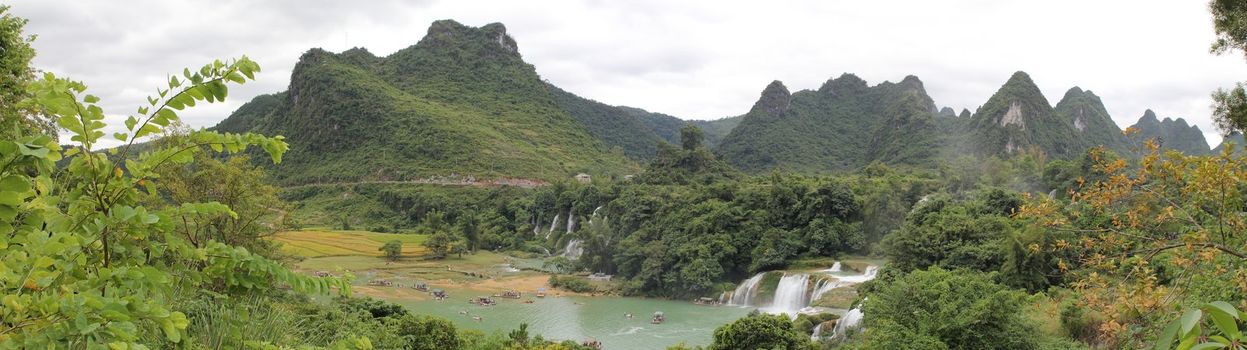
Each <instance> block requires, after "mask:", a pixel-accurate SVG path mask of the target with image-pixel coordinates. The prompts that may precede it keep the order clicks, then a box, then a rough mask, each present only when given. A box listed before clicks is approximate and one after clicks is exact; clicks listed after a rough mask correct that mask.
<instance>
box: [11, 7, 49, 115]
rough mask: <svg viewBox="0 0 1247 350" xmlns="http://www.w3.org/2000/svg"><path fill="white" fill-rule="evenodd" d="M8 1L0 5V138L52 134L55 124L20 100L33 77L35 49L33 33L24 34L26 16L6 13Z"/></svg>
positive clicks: (27, 91)
mask: <svg viewBox="0 0 1247 350" xmlns="http://www.w3.org/2000/svg"><path fill="white" fill-rule="evenodd" d="M8 12H9V6H8V5H0V138H4V139H9V138H17V137H20V136H29V135H34V134H46V135H52V136H55V135H56V126H55V125H54V124H53V121H52V120H51V119H50V118H49V117H48V116H46V115H45V114H44V113H43V112H42V111H41V110H40V108H39V107H38V106H35V105H32V104H23V103H20V102H22V100H24V99H26V98H28V97H30V91H29V86H28V85H29V84H30V83H31V82H33V81H34V80H35V69H34V68H32V67H31V66H30V60H31V59H33V58H34V57H35V49H34V48H32V47H31V46H30V44H31V42H32V41H34V40H35V37H34V36H33V35H25V34H23V33H22V28H24V27H25V26H26V20H25V19H22V18H19V17H15V16H13V15H10V14H9V13H8Z"/></svg>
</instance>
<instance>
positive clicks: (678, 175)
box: [636, 125, 739, 184]
mask: <svg viewBox="0 0 1247 350" xmlns="http://www.w3.org/2000/svg"><path fill="white" fill-rule="evenodd" d="M680 132H681V137H685V138H687V139H682V140H681V146H682V148H676V147H675V146H673V145H671V144H669V143H666V142H660V143H659V144H658V154H657V155H656V156H654V159H653V160H651V161H650V163H649V165H648V166H647V167H646V168H645V172H644V173H642V174H641V175H640V176H639V178H638V179H637V180H636V181H638V182H641V183H648V184H695V183H702V184H706V183H711V182H714V181H718V180H723V179H732V178H736V177H739V174H738V173H737V171H736V170H735V169H733V168H732V167H731V166H730V165H728V164H727V163H724V162H723V161H720V160H719V159H717V158H715V156H714V154H713V153H711V152H710V150H709V149H707V148H706V147H705V146H703V145H702V144H701V141H702V139H703V138H704V136H703V135H702V133H701V129H698V128H697V127H695V126H692V125H687V126H685V127H684V128H683V129H680Z"/></svg>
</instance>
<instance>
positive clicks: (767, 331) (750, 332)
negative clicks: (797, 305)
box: [707, 312, 816, 350]
mask: <svg viewBox="0 0 1247 350" xmlns="http://www.w3.org/2000/svg"><path fill="white" fill-rule="evenodd" d="M814 348H816V346H815V345H814V343H813V342H811V341H810V336H809V335H807V334H805V333H801V332H798V331H797V329H796V328H795V327H793V324H792V322H791V321H789V320H788V318H787V317H784V316H780V315H769V314H760V313H756V312H755V313H753V314H750V315H749V316H746V317H744V318H741V319H739V320H736V321H735V322H732V323H729V324H726V325H723V326H721V327H719V328H716V329H715V330H714V342H713V343H711V344H710V346H709V347H707V349H710V350H720V349H721V350H730V349H789V350H798V349H814Z"/></svg>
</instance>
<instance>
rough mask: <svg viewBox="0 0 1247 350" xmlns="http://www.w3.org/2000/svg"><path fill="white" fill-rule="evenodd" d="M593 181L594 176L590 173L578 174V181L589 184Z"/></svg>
mask: <svg viewBox="0 0 1247 350" xmlns="http://www.w3.org/2000/svg"><path fill="white" fill-rule="evenodd" d="M591 181H593V178H591V177H589V174H585V173H579V174H576V182H579V183H582V184H587V183H589V182H591Z"/></svg>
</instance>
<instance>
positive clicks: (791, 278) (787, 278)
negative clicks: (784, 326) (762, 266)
mask: <svg viewBox="0 0 1247 350" xmlns="http://www.w3.org/2000/svg"><path fill="white" fill-rule="evenodd" d="M809 286H810V275H807V274H804V273H798V274H784V277H782V278H780V279H779V285H778V286H776V287H775V299H774V300H773V301H772V302H771V307H769V308H767V309H768V311H771V312H779V313H785V314H788V315H796V314H797V312H799V311H801V309H802V308H805V307H806V306H809V305H810V300H809V296H810V295H809V294H808V293H807V291H809Z"/></svg>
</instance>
